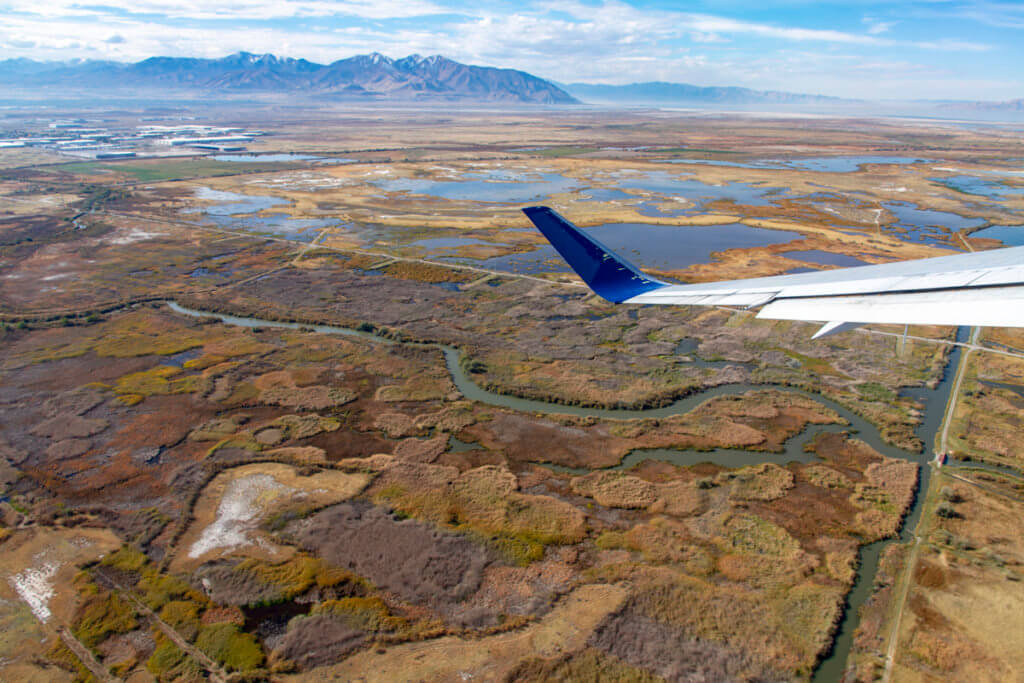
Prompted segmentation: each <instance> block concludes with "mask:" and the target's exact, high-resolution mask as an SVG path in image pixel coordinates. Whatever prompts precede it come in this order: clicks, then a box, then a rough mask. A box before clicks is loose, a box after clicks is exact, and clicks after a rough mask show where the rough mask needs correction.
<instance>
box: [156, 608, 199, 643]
mask: <svg viewBox="0 0 1024 683" xmlns="http://www.w3.org/2000/svg"><path fill="white" fill-rule="evenodd" d="M160 618H161V619H163V620H164V621H166V622H167V623H168V624H169V625H170V626H171V628H173V629H174V630H175V631H177V632H178V633H179V634H181V636H182V637H183V638H185V640H193V639H194V638H195V637H196V635H197V634H198V633H199V605H198V604H196V603H194V602H192V601H190V600H172V601H170V602H168V603H167V604H166V605H164V606H163V607H162V608H161V609H160Z"/></svg>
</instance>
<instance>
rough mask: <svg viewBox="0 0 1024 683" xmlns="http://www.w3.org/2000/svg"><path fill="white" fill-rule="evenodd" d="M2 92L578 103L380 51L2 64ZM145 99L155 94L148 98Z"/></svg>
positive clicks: (476, 69)
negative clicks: (325, 56) (324, 59)
mask: <svg viewBox="0 0 1024 683" xmlns="http://www.w3.org/2000/svg"><path fill="white" fill-rule="evenodd" d="M0 87H6V88H20V89H24V90H33V91H38V90H42V89H45V90H47V91H51V92H54V93H57V89H60V90H59V93H60V94H62V95H63V94H67V93H68V92H69V90H70V91H71V92H74V93H75V94H83V93H95V92H98V91H113V92H117V93H118V94H123V92H124V91H126V90H129V89H131V90H136V91H139V90H148V91H160V92H163V93H165V94H171V93H174V92H182V91H184V92H192V93H196V92H202V93H265V92H277V93H280V92H286V93H296V94H304V95H318V96H331V97H336V98H346V99H347V98H358V99H403V100H410V99H411V100H474V101H489V102H493V101H498V102H521V103H531V104H575V103H577V100H576V99H575V98H573V97H572V96H571V95H569V94H568V93H566V92H565V91H564V90H562V89H561V88H559V87H558V86H556V85H554V84H552V83H549V82H548V81H545V80H543V79H541V78H537V77H536V76H533V75H531V74H528V73H526V72H524V71H517V70H515V69H496V68H492V67H485V66H469V65H466V64H460V63H459V62H456V61H453V60H451V59H447V58H446V57H442V56H441V55H434V56H432V57H421V56H420V55H410V56H408V57H404V58H402V59H391V58H389V57H385V56H384V55H382V54H379V53H376V52H375V53H373V54H369V55H357V56H355V57H350V58H348V59H341V60H338V61H336V62H332V63H331V64H316V63H315V62H309V61H306V60H305V59H292V58H290V57H276V56H274V55H270V54H266V55H255V54H251V53H248V52H239V53H236V54H233V55H230V56H228V57H224V58H222V59H195V58H188V57H151V58H149V59H144V60H142V61H141V62H135V63H131V64H125V63H121V62H111V61H80V62H35V61H32V60H29V59H8V60H4V61H0ZM145 94H147V95H152V94H154V93H153V92H147V93H145Z"/></svg>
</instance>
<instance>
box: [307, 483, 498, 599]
mask: <svg viewBox="0 0 1024 683" xmlns="http://www.w3.org/2000/svg"><path fill="white" fill-rule="evenodd" d="M288 531H289V533H290V535H292V536H293V537H294V538H295V539H296V540H297V541H298V542H299V543H300V544H302V545H303V546H305V547H306V548H308V549H309V550H310V551H311V552H313V553H314V554H315V555H316V556H317V557H320V558H323V560H324V561H326V562H329V563H331V564H334V565H337V566H339V567H345V568H347V569H351V570H352V571H354V572H356V573H357V574H360V575H362V576H365V577H366V578H368V579H370V580H371V581H372V582H373V583H374V584H376V585H377V586H379V587H381V588H383V589H385V590H390V591H394V592H395V593H397V594H398V595H400V596H401V597H402V598H404V599H406V600H409V601H410V602H426V603H427V604H432V605H434V606H436V607H440V606H444V605H449V604H451V603H455V602H459V601H461V600H463V599H464V598H466V597H467V596H469V595H470V594H471V593H473V592H474V591H476V589H477V588H478V587H479V586H480V579H481V575H482V572H483V569H484V567H486V566H487V565H488V564H490V562H491V558H490V557H489V555H488V553H487V552H486V551H485V550H484V549H483V548H482V547H480V546H478V545H476V544H474V543H473V542H471V541H469V540H467V539H465V538H463V537H460V536H456V535H454V534H448V533H444V532H442V531H439V530H437V529H434V528H433V527H431V526H429V525H427V524H424V523H422V522H416V521H412V520H403V521H399V520H397V519H395V518H394V517H393V516H392V515H391V514H390V513H388V512H386V511H385V510H383V509H382V508H378V507H374V506H373V505H371V504H369V503H365V502H354V503H340V504H338V505H335V506H333V507H330V508H327V509H325V510H323V511H321V512H319V513H317V514H315V515H313V516H312V517H310V518H309V519H305V520H302V521H300V522H296V523H295V524H293V525H292V526H290V527H289V529H288Z"/></svg>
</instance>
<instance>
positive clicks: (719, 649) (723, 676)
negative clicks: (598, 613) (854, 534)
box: [588, 601, 787, 681]
mask: <svg viewBox="0 0 1024 683" xmlns="http://www.w3.org/2000/svg"><path fill="white" fill-rule="evenodd" d="M588 642H589V644H590V645H592V646H593V647H595V648H598V649H599V650H601V651H603V652H606V653H608V654H611V655H613V656H614V657H616V658H617V659H620V660H622V661H624V662H628V663H629V664H631V665H633V666H635V667H638V668H640V669H643V670H646V671H652V672H654V673H656V674H658V675H659V676H661V677H663V678H665V679H666V680H669V681H691V680H693V681H697V680H700V681H705V680H707V681H724V680H761V681H773V680H778V681H781V680H785V679H786V678H787V676H785V675H783V674H782V673H781V672H779V671H773V670H772V669H771V668H770V667H769V666H767V665H766V664H765V663H764V662H759V661H757V659H755V657H753V656H752V655H751V654H750V652H749V651H748V650H747V649H746V648H743V647H736V646H731V645H727V644H724V643H721V642H715V641H714V640H710V639H701V638H694V637H693V636H690V635H689V634H688V633H687V632H686V631H685V630H684V629H682V628H680V627H678V626H674V625H671V624H666V623H664V622H660V621H657V620H655V619H652V618H650V617H648V616H646V615H645V614H644V613H643V612H642V611H641V610H640V609H639V608H638V607H637V605H636V603H635V601H630V602H629V603H627V604H626V605H625V606H624V607H623V608H621V609H620V610H619V611H617V612H615V613H614V614H612V615H610V616H609V617H608V618H607V619H605V620H604V621H603V622H602V623H601V625H600V626H598V627H597V629H596V630H595V631H594V634H593V635H592V636H591V637H590V639H589V641H588Z"/></svg>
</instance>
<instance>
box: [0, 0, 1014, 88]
mask: <svg viewBox="0 0 1024 683" xmlns="http://www.w3.org/2000/svg"><path fill="white" fill-rule="evenodd" d="M239 50H246V51H249V52H256V53H264V52H272V53H274V54H277V55H280V56H290V57H305V58H306V59H310V60H312V61H317V62H331V61H334V60H336V59H341V58H344V57H349V56H351V55H355V54H365V53H368V52H373V51H377V52H381V53H384V54H386V55H388V56H391V57H403V56H405V55H408V54H412V53H419V54H424V55H429V54H444V55H446V56H448V57H451V58H453V59H456V60H458V61H462V62H466V63H471V64H483V65H489V66H503V67H514V68H518V69H524V70H526V71H529V72H531V73H534V74H536V75H538V76H542V77H544V78H550V79H554V80H556V81H560V82H565V83H569V82H578V81H583V82H591V83H614V84H620V83H631V82H638V81H650V80H664V81H673V82H681V83H695V84H698V85H740V86H746V87H751V88H758V89H772V90H789V91H794V92H812V93H821V94H826V95H837V96H843V97H861V98H867V99H878V98H930V99H988V100H1006V99H1016V98H1021V97H1024V0H1016V1H1007V0H993V1H985V2H961V1H958V0H916V1H915V0H911V1H909V2H892V1H887V0H860V1H858V0H852V1H850V0H848V1H845V2H840V1H839V0H818V1H813V0H788V1H784V0H720V1H716V2H666V1H663V0H652V1H643V0H634V1H631V2H626V1H622V0H603V1H589V0H573V1H570V2H558V1H551V2H531V1H530V0H523V1H520V2H503V1H499V2H468V1H465V0H454V1H449V0H352V1H347V2H334V1H332V0H237V1H236V2H231V3H222V2H219V1H218V0H212V1H211V0H133V2H131V3H130V4H123V5H117V6H115V5H110V4H104V0H80V1H79V0H2V2H0V58H11V57H30V58H33V59H75V58H90V59H114V60H119V61H135V60H138V59H142V58H144V57H149V56H153V55H171V56H191V57H221V56H224V55H226V54H229V53H231V52H237V51H239Z"/></svg>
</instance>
